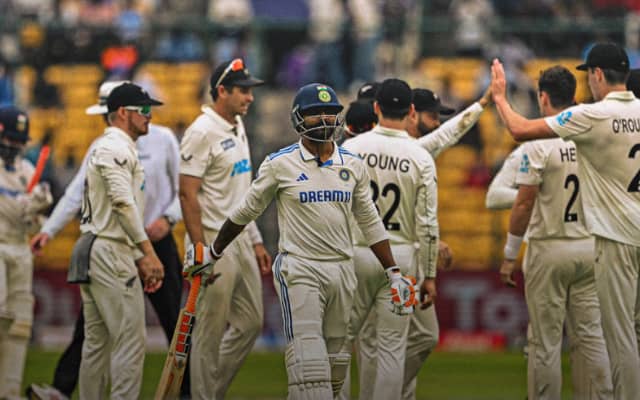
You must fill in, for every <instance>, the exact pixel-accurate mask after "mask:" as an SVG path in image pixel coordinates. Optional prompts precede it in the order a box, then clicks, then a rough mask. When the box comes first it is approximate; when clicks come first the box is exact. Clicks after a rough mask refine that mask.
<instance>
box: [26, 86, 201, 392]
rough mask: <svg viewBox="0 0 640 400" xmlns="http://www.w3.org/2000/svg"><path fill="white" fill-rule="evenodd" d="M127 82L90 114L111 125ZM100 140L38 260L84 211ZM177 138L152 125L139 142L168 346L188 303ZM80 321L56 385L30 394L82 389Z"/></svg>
mask: <svg viewBox="0 0 640 400" xmlns="http://www.w3.org/2000/svg"><path fill="white" fill-rule="evenodd" d="M126 82H127V81H107V82H104V83H102V84H101V85H100V88H99V89H98V97H99V100H98V104H94V105H91V106H89V107H87V109H86V111H85V112H86V114H88V115H96V116H97V115H100V116H102V118H104V121H105V123H106V124H107V125H109V121H108V120H107V115H108V108H107V98H108V97H109V94H110V93H111V91H112V90H113V89H115V88H116V87H118V86H120V85H122V84H123V83H126ZM98 140H99V139H96V140H95V141H94V142H93V143H92V145H91V146H89V149H88V150H87V153H86V154H85V157H84V159H83V160H82V164H81V165H80V169H79V170H78V172H77V173H76V175H75V176H74V177H73V179H72V181H71V183H70V184H69V185H68V186H67V188H66V190H65V193H64V196H62V198H61V199H60V200H59V201H58V203H57V204H56V206H55V208H54V210H53V212H52V213H51V216H50V217H49V218H48V219H47V221H46V222H45V224H44V225H43V226H42V228H41V229H40V232H39V233H38V234H36V235H35V236H34V237H33V238H32V239H31V247H32V251H33V252H35V253H36V254H38V253H39V252H40V251H41V249H42V248H43V247H44V246H46V245H47V244H48V243H49V241H50V240H51V239H52V238H53V237H55V235H56V234H57V233H58V232H60V231H61V230H62V229H63V228H64V226H65V225H66V224H68V223H69V222H70V221H71V220H72V219H73V218H75V216H76V215H77V214H78V212H79V211H80V209H81V206H82V196H83V193H84V182H85V179H86V171H87V164H88V162H89V157H90V155H91V153H92V151H93V148H94V146H95V143H97V142H98ZM178 146H179V145H178V141H177V139H176V137H175V135H174V134H173V132H172V131H171V130H170V129H169V128H167V127H164V126H161V125H156V124H152V123H150V124H149V133H148V134H147V135H144V136H140V137H139V138H138V140H136V148H137V150H138V158H139V159H140V162H141V164H142V167H143V168H144V176H145V190H144V202H145V209H144V217H143V222H144V225H145V231H146V232H147V235H148V236H149V239H150V240H151V244H152V245H153V248H154V250H155V251H156V254H157V255H158V258H159V259H160V261H161V262H162V265H163V266H164V267H165V275H164V280H163V283H162V286H161V287H160V289H158V291H156V292H155V293H147V297H148V298H149V300H150V301H151V304H152V306H153V308H154V310H155V312H156V315H157V316H158V319H159V320H160V324H161V326H162V328H163V330H164V333H165V336H166V337H167V340H168V341H169V342H171V338H172V336H173V331H174V329H175V326H176V322H177V319H178V313H179V311H180V301H181V298H182V296H181V295H182V265H181V261H180V259H179V257H178V249H177V246H176V243H175V240H174V238H173V234H172V229H171V228H172V227H173V225H174V224H175V223H176V221H179V220H180V219H182V213H181V212H180V200H179V199H178V168H179V163H180V151H179V148H178ZM82 314H83V313H82V309H81V310H80V315H79V317H78V320H77V321H76V325H75V328H74V332H73V338H72V340H71V342H70V343H69V345H68V346H67V348H66V349H65V350H64V352H63V354H62V356H61V357H60V359H59V360H58V364H57V366H56V369H55V373H54V377H53V382H52V385H51V386H49V385H46V384H35V383H34V384H31V385H30V386H29V388H28V389H27V392H28V395H29V393H32V394H33V395H34V396H36V397H39V398H48V397H52V398H55V397H56V396H58V397H60V398H63V396H66V397H68V398H71V395H72V393H73V391H74V390H75V388H76V386H77V383H78V375H79V373H80V360H81V356H82V354H81V353H82V342H83V341H84V318H83V315H82ZM185 374H186V375H185V378H184V379H183V385H182V390H181V394H183V395H188V394H189V374H188V369H187V371H186V373H185Z"/></svg>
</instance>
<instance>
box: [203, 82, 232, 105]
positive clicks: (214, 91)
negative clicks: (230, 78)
mask: <svg viewBox="0 0 640 400" xmlns="http://www.w3.org/2000/svg"><path fill="white" fill-rule="evenodd" d="M220 86H224V89H225V90H226V91H227V92H229V93H231V92H232V91H233V88H234V87H235V86H231V85H219V86H217V87H214V88H211V90H210V91H209V94H211V98H212V99H213V101H214V102H215V101H216V100H218V88H219V87H220Z"/></svg>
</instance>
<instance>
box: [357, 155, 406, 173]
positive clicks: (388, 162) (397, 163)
mask: <svg viewBox="0 0 640 400" xmlns="http://www.w3.org/2000/svg"><path fill="white" fill-rule="evenodd" d="M358 155H359V156H360V158H362V159H363V160H364V162H365V163H366V164H367V166H368V167H370V168H378V169H387V170H390V171H398V170H399V171H400V172H408V171H409V168H410V167H411V162H410V161H409V159H408V158H400V157H390V156H388V155H386V154H374V153H369V154H367V153H358Z"/></svg>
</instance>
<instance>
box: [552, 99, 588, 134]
mask: <svg viewBox="0 0 640 400" xmlns="http://www.w3.org/2000/svg"><path fill="white" fill-rule="evenodd" d="M544 121H545V122H546V123H547V125H548V126H549V128H551V130H552V131H553V132H554V133H555V134H556V135H558V136H560V137H561V138H563V139H566V138H572V137H575V136H579V135H582V134H584V133H587V132H590V131H591V128H592V126H593V121H592V119H591V118H590V117H589V115H588V111H587V109H586V105H584V104H579V105H577V106H573V107H570V108H568V109H566V110H564V111H562V112H561V113H560V114H557V115H554V116H552V117H547V118H545V119H544Z"/></svg>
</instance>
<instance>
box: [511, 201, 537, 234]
mask: <svg viewBox="0 0 640 400" xmlns="http://www.w3.org/2000/svg"><path fill="white" fill-rule="evenodd" d="M532 211H533V202H532V201H530V200H529V199H518V198H516V202H515V203H514V204H513V207H512V208H511V218H510V220H509V233H511V234H512V235H516V236H524V234H525V232H526V231H527V226H529V220H530V219H531V213H532Z"/></svg>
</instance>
